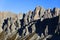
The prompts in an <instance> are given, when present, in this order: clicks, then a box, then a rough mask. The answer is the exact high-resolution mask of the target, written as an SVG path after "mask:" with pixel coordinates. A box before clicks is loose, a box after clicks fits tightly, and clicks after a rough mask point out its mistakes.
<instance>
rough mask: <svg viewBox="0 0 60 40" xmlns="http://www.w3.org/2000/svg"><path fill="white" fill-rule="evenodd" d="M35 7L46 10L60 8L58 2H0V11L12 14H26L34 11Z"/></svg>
mask: <svg viewBox="0 0 60 40" xmlns="http://www.w3.org/2000/svg"><path fill="white" fill-rule="evenodd" d="M36 6H42V7H43V8H45V9H48V8H54V7H57V8H60V0H0V11H11V12H14V13H26V12H28V11H29V10H32V11H33V10H34V9H35V7H36Z"/></svg>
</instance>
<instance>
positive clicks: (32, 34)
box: [0, 6, 60, 40]
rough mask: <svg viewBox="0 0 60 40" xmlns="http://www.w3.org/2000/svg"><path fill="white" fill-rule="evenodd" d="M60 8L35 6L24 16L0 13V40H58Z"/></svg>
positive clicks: (59, 38) (59, 37) (59, 39)
mask: <svg viewBox="0 0 60 40" xmlns="http://www.w3.org/2000/svg"><path fill="white" fill-rule="evenodd" d="M59 35H60V8H53V9H44V8H43V7H41V6H37V7H36V8H35V9H34V10H33V11H31V10H30V11H29V12H27V13H26V14H23V13H19V14H14V13H12V12H0V40H60V36H59Z"/></svg>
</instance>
